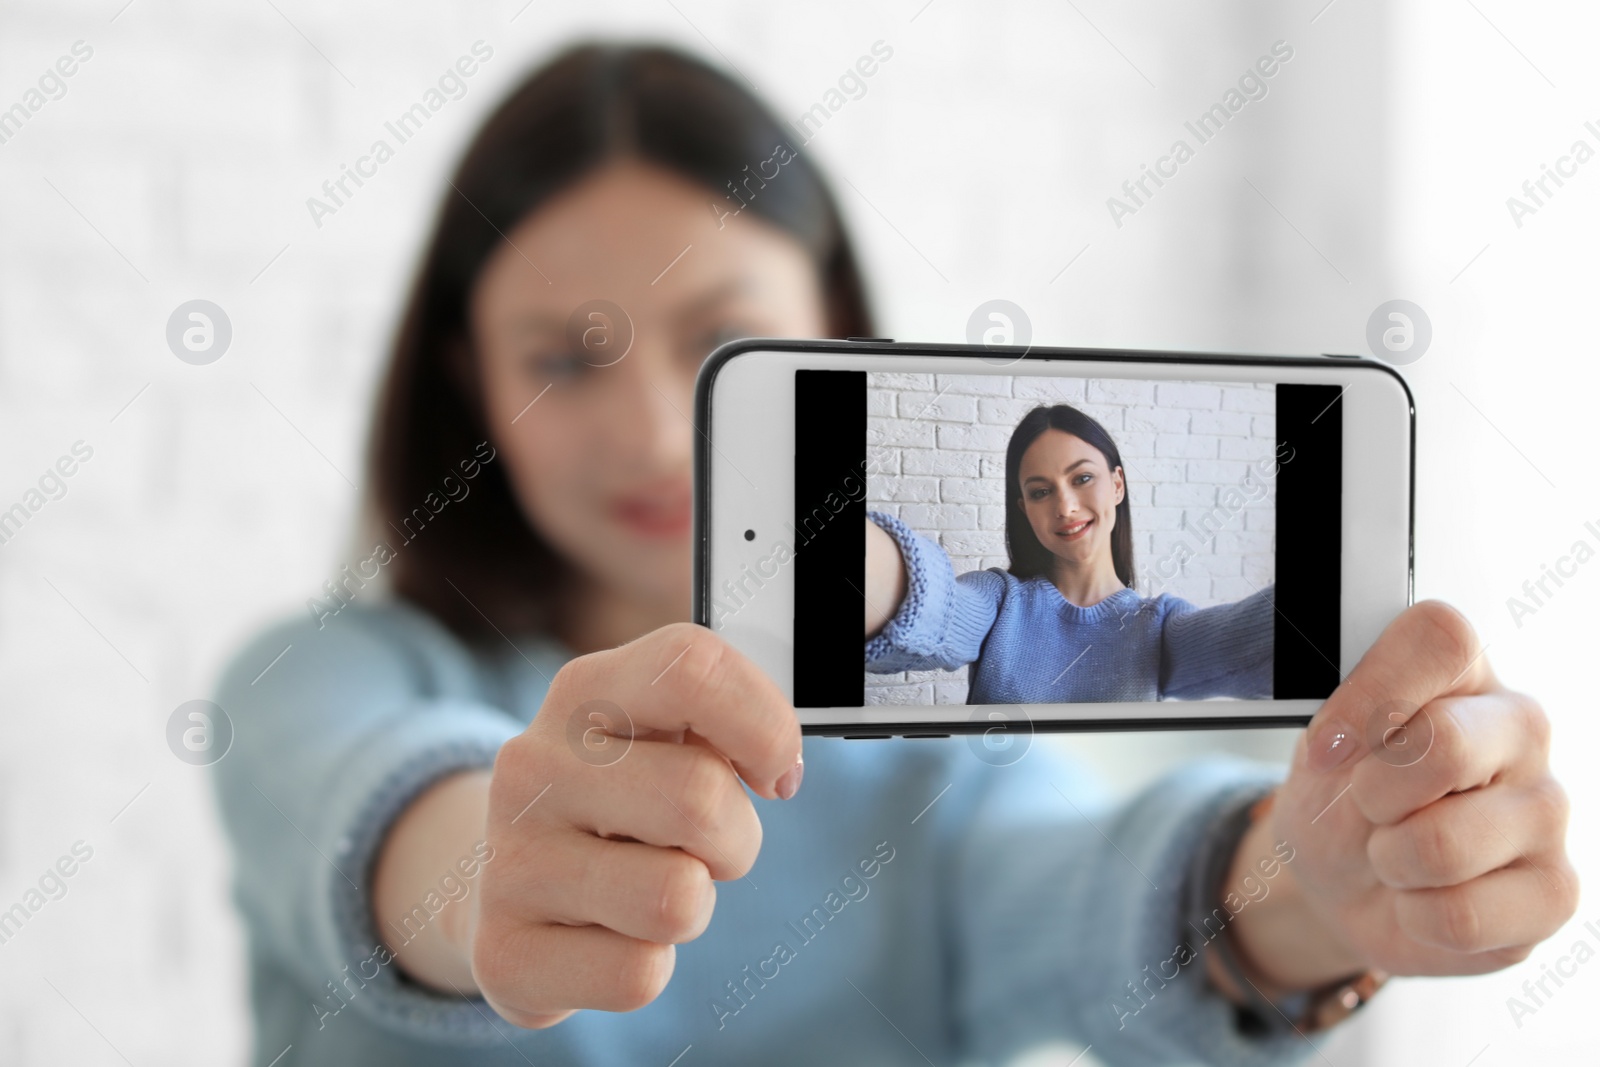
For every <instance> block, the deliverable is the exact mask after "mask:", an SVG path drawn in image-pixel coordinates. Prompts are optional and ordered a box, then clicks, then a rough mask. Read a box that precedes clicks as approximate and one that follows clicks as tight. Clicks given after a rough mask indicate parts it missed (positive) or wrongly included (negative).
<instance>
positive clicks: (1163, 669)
mask: <svg viewBox="0 0 1600 1067" xmlns="http://www.w3.org/2000/svg"><path fill="white" fill-rule="evenodd" d="M868 518H870V519H871V520H872V521H873V522H875V523H877V524H878V526H879V527H881V528H882V529H883V530H884V531H885V532H886V533H888V534H889V536H891V537H893V538H894V540H895V543H896V544H897V545H899V546H900V555H901V557H902V558H903V559H904V560H905V566H906V596H905V599H904V601H902V603H901V605H900V609H899V611H898V612H896V613H895V616H894V618H893V619H891V620H890V621H889V623H888V625H886V626H885V627H884V628H883V630H882V632H880V633H879V634H878V635H877V636H876V637H874V638H872V639H871V640H870V641H868V642H867V649H866V669H867V670H868V671H869V672H871V673H873V674H890V673H893V672H896V671H904V670H933V669H938V670H954V669H956V668H958V667H961V666H964V665H966V664H969V663H970V664H972V665H973V666H972V670H971V671H970V672H969V675H968V690H967V702H968V703H969V704H1060V703H1077V702H1093V701H1126V700H1143V701H1149V700H1160V699H1163V698H1176V699H1184V700H1201V699H1205V698H1207V697H1235V698H1240V699H1246V698H1270V697H1271V696H1272V629H1273V619H1272V612H1273V604H1272V595H1273V587H1272V586H1271V585H1268V586H1266V587H1264V588H1262V589H1261V590H1259V591H1257V592H1255V593H1252V594H1251V595H1250V596H1248V597H1245V598H1244V599H1243V600H1240V601H1237V602H1236V603H1232V604H1218V605H1216V606H1214V607H1209V608H1197V607H1195V606H1194V605H1193V604H1191V603H1189V602H1188V601H1187V600H1183V599H1181V598H1179V597H1175V596H1172V595H1171V594H1170V593H1161V594H1160V595H1158V596H1154V597H1142V596H1140V595H1139V594H1138V593H1137V592H1135V591H1134V590H1132V589H1128V588H1124V589H1121V590H1118V591H1117V592H1116V593H1113V594H1112V595H1111V596H1109V597H1107V598H1106V599H1104V600H1102V601H1100V602H1099V603H1098V604H1094V605H1091V606H1089V607H1086V608H1084V607H1079V606H1078V605H1076V604H1073V603H1072V602H1070V601H1069V600H1067V599H1066V597H1064V596H1062V595H1061V591H1060V590H1059V589H1057V588H1056V587H1055V585H1054V583H1052V582H1051V581H1050V579H1048V578H1045V577H1034V578H1029V579H1027V580H1023V579H1020V578H1017V577H1016V576H1015V575H1013V574H1010V573H1009V572H1007V571H1004V570H1001V569H1000V568H998V567H991V568H989V569H988V570H978V571H968V572H967V573H965V574H962V575H959V576H958V575H956V574H955V573H954V571H953V569H952V568H951V566H950V557H949V556H948V555H946V554H945V551H944V549H942V548H940V547H939V546H938V545H936V544H934V543H933V541H931V540H929V539H928V538H926V537H924V536H922V535H921V534H919V533H916V532H915V531H913V530H912V529H911V528H910V527H909V526H907V525H906V524H905V523H903V522H901V521H900V520H899V519H896V518H894V517H892V516H889V515H885V514H883V513H882V512H877V511H873V512H868Z"/></svg>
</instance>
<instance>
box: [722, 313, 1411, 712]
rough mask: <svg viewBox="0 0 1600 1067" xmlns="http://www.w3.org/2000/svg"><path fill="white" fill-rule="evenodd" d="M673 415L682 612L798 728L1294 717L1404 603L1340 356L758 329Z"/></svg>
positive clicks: (1404, 495)
mask: <svg viewBox="0 0 1600 1067" xmlns="http://www.w3.org/2000/svg"><path fill="white" fill-rule="evenodd" d="M694 421H695V427H696V430H697V434H696V460H695V463H696V466H695V514H694V544H695V562H694V615H695V618H696V620H697V621H698V622H700V623H701V624H703V625H705V626H708V627H710V628H711V629H713V630H714V631H716V632H717V633H719V634H720V635H722V636H723V637H724V638H725V639H726V640H727V641H728V642H729V643H730V644H732V645H733V646H734V647H736V648H738V649H739V650H740V651H741V652H743V653H744V654H745V655H747V656H748V657H750V659H751V660H753V661H754V662H755V663H756V664H757V665H759V666H760V667H761V668H762V669H763V670H764V671H766V672H767V673H768V674H769V675H770V676H771V677H772V678H773V679H774V680H775V681H776V682H777V683H778V685H779V686H781V687H782V688H783V690H784V692H785V693H786V694H788V696H789V697H790V699H791V700H792V701H793V703H794V705H795V708H796V710H797V711H798V713H799V716H800V722H801V726H802V729H803V731H804V732H806V733H811V734H831V735H842V736H847V737H889V736H944V735H948V734H953V733H969V734H970V733H979V732H982V733H986V734H990V733H993V732H994V731H995V730H996V729H997V728H999V729H1017V730H1028V731H1031V730H1034V729H1038V730H1090V729H1100V730H1104V729H1117V730H1126V729H1194V728H1198V727H1213V726H1214V727H1240V726H1251V725H1256V726H1288V725H1300V724H1304V723H1305V722H1306V721H1308V720H1309V719H1310V717H1311V715H1312V714H1313V713H1314V712H1315V711H1316V709H1317V707H1318V706H1320V704H1321V703H1322V701H1323V700H1324V698H1326V697H1327V696H1328V695H1329V694H1330V693H1332V692H1333V690H1334V688H1335V687H1336V686H1337V685H1338V684H1339V683H1340V681H1341V680H1343V678H1344V677H1345V676H1346V675H1347V674H1348V673H1349V672H1350V670H1351V669H1352V668H1353V667H1354V666H1355V664H1356V662H1357V661H1358V660H1359V659H1360V658H1361V655H1362V653H1363V652H1364V651H1365V650H1366V649H1367V648H1368V647H1369V646H1370V645H1371V644H1372V642H1373V641H1374V640H1375V639H1376V638H1377V636H1378V634H1379V633H1380V632H1381V631H1382V629H1383V627H1384V626H1385V625H1387V624H1388V622H1389V621H1390V620H1391V619H1393V618H1394V616H1395V615H1396V614H1398V613H1399V612H1400V611H1401V610H1403V609H1404V608H1405V607H1406V606H1407V605H1408V604H1410V603H1411V600H1412V477H1413V470H1414V451H1415V409H1414V407H1413V403H1412V397H1411V393H1410V390H1409V389H1408V388H1407V387H1406V384H1405V382H1404V381H1403V380H1402V379H1401V378H1400V376H1399V375H1398V374H1396V373H1395V372H1394V370H1393V369H1392V368H1390V367H1388V366H1387V365H1385V364H1382V363H1377V362H1374V361H1370V360H1366V359H1362V358H1358V357H1353V356H1309V357H1308V356H1254V355H1227V354H1199V353H1182V352H1151V351H1117V350H1107V349H1071V348H1040V347H1031V348H1027V349H1021V348H1006V347H988V346H972V345H940V344H911V343H896V342H894V341H891V340H885V339H860V340H846V341H817V340H773V339H761V338H750V339H744V340H740V341H736V342H733V343H730V344H726V345H723V346H722V347H720V348H718V349H717V350H716V351H715V352H714V353H712V354H711V355H710V356H709V357H708V358H707V360H706V361H705V363H704V364H703V365H702V367H701V370H700V373H699V379H698V382H697V385H696V395H695V420H694Z"/></svg>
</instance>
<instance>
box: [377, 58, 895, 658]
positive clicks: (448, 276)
mask: <svg viewBox="0 0 1600 1067" xmlns="http://www.w3.org/2000/svg"><path fill="white" fill-rule="evenodd" d="M793 133H794V131H793V130H791V129H790V128H788V127H787V125H786V124H784V123H781V122H780V121H779V120H778V119H776V118H775V117H774V116H773V115H772V114H771V112H769V111H768V110H767V108H766V107H765V105H763V104H762V103H761V101H759V100H758V99H756V98H755V97H754V96H753V95H752V94H751V93H750V92H749V91H747V90H746V89H745V88H743V87H742V86H740V85H739V84H738V83H736V82H735V81H733V80H732V79H731V78H729V77H728V76H726V75H724V74H723V73H721V72H720V71H718V70H716V69H714V68H712V67H710V66H708V65H707V64H705V63H703V62H701V61H700V60H698V59H695V58H693V57H692V56H689V55H686V54H684V53H681V52H678V51H676V50H674V49H671V48H667V47H661V46H653V45H615V44H583V45H578V46H574V47H571V48H569V49H568V50H566V51H564V52H562V53H561V54H560V55H558V56H556V57H555V58H554V59H552V60H551V61H550V62H548V63H546V64H545V65H544V66H542V67H540V68H539V69H537V70H535V71H533V72H532V73H531V74H530V75H529V76H528V77H527V79H526V80H524V81H523V83H522V84H521V85H520V86H518V87H517V88H516V89H515V90H514V91H513V92H512V93H511V95H510V96H509V97H508V98H507V99H506V100H505V101H504V103H502V104H501V105H500V107H499V108H498V109H497V110H496V111H495V112H494V113H493V114H492V115H491V116H490V117H489V119H488V120H487V121H486V122H485V123H484V125H483V127H482V128H481V129H480V130H479V131H478V134H477V136H476V137H475V138H474V139H473V141H472V143H471V145H470V146H469V147H468V148H467V151H466V153H465V155H464V156H463V157H462V160H461V162H460V165H459V166H458V167H457V168H456V170H455V173H454V174H453V175H452V176H451V179H450V184H451V188H449V189H447V190H446V191H445V192H444V194H443V202H442V204H441V206H440V208H439V212H438V215H437V218H436V220H435V222H434V226H433V232H432V236H431V237H430V238H429V241H428V244H427V248H426V251H425V252H424V253H423V256H422V259H421V262H420V264H419V267H418V270H417V273H416V276H415V279H414V281H413V283H412V287H411V292H410V295H409V298H408V301H407V304H406V308H405V311H404V313H403V315H402V317H401V320H400V326H399V330H398V333H397V334H396V337H395V340H394V348H393V354H392V357H391V360H390V364H389V369H388V373H387V376H386V378H385V381H384V383H383V386H382V390H381V393H380V395H379V399H378V405H377V412H376V417H375V421H374V425H373V429H372V436H371V440H370V444H369V456H368V466H369V471H370V478H369V484H370V485H371V487H372V490H371V493H372V495H371V500H370V502H369V507H370V511H369V515H370V518H371V519H372V520H374V521H373V526H374V527H375V529H376V530H377V531H378V535H379V536H385V537H391V543H392V544H395V545H396V547H395V550H394V552H393V555H392V560H391V562H389V564H388V573H389V577H390V580H391V582H392V587H393V589H394V591H395V593H396V594H397V595H399V596H400V597H402V598H404V599H406V600H409V601H411V602H413V603H415V604H417V605H419V606H420V607H422V608H423V609H425V610H426V611H428V612H429V613H431V614H432V615H433V616H434V617H436V618H438V619H439V620H440V621H442V622H443V623H445V624H446V625H447V626H449V627H450V628H451V629H452V630H454V631H456V632H457V633H458V634H460V635H462V636H463V637H467V638H472V639H476V638H493V639H494V640H499V638H498V637H495V636H494V635H495V631H496V630H501V631H505V632H514V631H519V630H520V631H545V632H549V631H550V630H551V629H552V628H553V625H554V621H555V620H554V618H553V612H552V603H553V600H554V596H555V594H556V593H557V592H558V591H560V590H561V588H562V587H563V583H564V582H565V581H567V580H568V579H569V578H570V568H569V565H568V564H567V562H566V561H565V560H564V559H562V558H561V557H559V556H558V555H557V554H556V552H555V550H554V549H553V548H552V547H551V546H550V545H549V543H548V542H546V540H545V539H544V538H543V537H542V536H541V535H540V534H539V532H538V531H537V530H535V529H533V527H532V526H531V525H530V524H529V523H528V520H527V518H526V517H525V516H524V514H523V512H522V510H521V508H520V507H519V506H518V504H517V501H516V498H515V497H514V496H513V494H512V491H511V486H510V483H509V481H508V479H507V474H506V471H505V467H504V463H503V462H497V461H494V460H492V459H491V460H490V461H488V462H482V463H481V464H479V463H478V461H481V460H482V459H483V458H484V454H485V451H484V446H483V444H482V443H483V442H484V441H486V440H491V438H490V435H489V433H488V427H487V424H486V422H485V419H484V416H483V410H482V404H481V401H480V398H479V396H478V395H477V390H476V387H475V386H474V385H473V384H472V380H473V379H474V378H475V377H476V375H475V374H471V373H468V374H463V373H462V370H461V368H462V367H463V366H470V365H471V364H472V363H473V362H474V357H473V355H472V351H471V337H470V333H469V329H468V321H467V306H468V301H469V297H470V294H471V290H472V286H473V284H474V282H475V280H476V278H477V275H478V272H479V271H480V270H481V269H482V267H483V265H484V263H485V261H486V260H487V259H488V258H489V257H490V255H491V254H492V253H493V252H494V251H495V250H496V249H497V248H498V247H499V245H500V242H501V241H502V240H504V236H503V235H504V234H507V233H510V232H511V231H512V230H513V229H515V228H516V226H517V224H518V223H519V222H520V221H521V220H522V219H523V218H525V217H526V216H527V215H528V214H529V213H531V212H532V211H534V210H536V209H537V208H538V207H539V206H540V205H541V204H543V203H544V202H545V201H546V200H547V199H548V198H549V197H550V196H552V195H553V194H555V193H557V192H559V191H561V190H562V189H564V188H566V187H568V186H570V185H571V184H572V183H574V182H576V181H577V180H579V179H580V178H582V177H583V176H585V175H586V174H588V173H589V172H591V171H593V170H594V169H595V168H597V167H599V166H601V165H603V164H605V163H607V162H610V161H612V160H616V159H619V158H632V159H639V160H643V161H648V162H651V163H655V164H658V165H661V166H664V167H666V168H668V169H670V170H672V171H674V172H676V173H678V174H681V175H683V176H685V177H688V178H690V179H691V180H694V181H696V182H698V183H700V184H701V185H703V186H704V187H705V188H706V189H707V190H708V192H709V195H708V198H707V199H708V211H713V212H715V210H716V209H715V208H714V207H712V206H711V205H712V204H715V205H719V206H721V207H722V210H732V209H734V208H736V207H738V206H739V204H740V203H741V202H742V201H738V200H734V199H732V198H731V197H730V196H729V190H730V189H733V188H734V185H733V183H735V182H740V181H744V180H746V179H747V178H748V176H749V174H750V173H752V172H751V171H749V170H747V168H750V167H755V166H756V165H757V164H759V163H760V161H763V160H769V159H770V158H771V157H772V156H773V153H774V150H775V147H776V146H778V145H784V146H787V147H788V148H789V150H790V151H791V152H794V153H795V158H793V159H790V160H789V161H787V162H786V163H785V165H784V168H783V172H782V175H781V176H780V177H779V178H777V179H774V180H770V181H768V182H767V183H766V184H765V185H763V186H761V187H760V195H759V196H755V197H753V198H751V199H750V200H749V201H748V204H747V206H748V207H749V208H750V210H751V211H752V212H753V213H755V214H756V215H758V216H759V217H761V218H762V219H764V220H765V221H767V222H770V223H773V224H775V225H777V226H778V227H780V228H781V229H783V230H784V231H785V232H787V233H789V234H790V235H792V236H794V237H795V238H797V239H798V240H799V241H800V242H801V243H802V244H803V245H804V246H805V248H806V249H807V250H808V251H809V252H810V253H811V255H812V257H813V259H814V260H815V262H816V264H817V269H818V273H819V278H820V280H821V283H822V290H823V294H824V298H825V300H826V304H827V309H828V315H829V324H828V326H829V331H830V333H831V334H832V335H833V336H835V337H851V336H868V335H871V334H872V332H873V330H872V326H871V317H870V314H869V311H868V306H867V297H866V292H865V287H864V286H863V284H862V280H861V274H860V271H859V269H858V267H857V265H856V258H855V253H854V251H853V249H852V247H851V244H850V241H849V237H848V235H847V234H846V232H845V229H844V223H843V218H842V216H841V215H840V213H839V209H838V206H837V203H836V202H835V200H834V198H833V195H832V193H831V192H830V191H829V189H828V187H827V185H826V183H825V182H824V181H823V178H822V176H821V174H820V173H819V172H818V170H817V169H816V167H814V166H813V165H812V164H811V162H810V160H809V158H808V157H807V156H806V155H805V154H804V153H803V152H801V151H800V144H802V143H803V141H802V142H800V143H796V138H794V136H793ZM745 188H749V187H748V186H745ZM725 198H726V199H725ZM464 462H472V463H473V464H474V466H473V467H471V468H469V467H466V466H463V463H464ZM468 470H473V471H474V472H475V474H476V476H475V477H474V478H473V479H472V480H471V482H470V484H468V483H466V482H462V481H461V478H462V475H464V474H465V473H466V472H467V471H468ZM447 475H448V476H453V477H454V479H455V481H456V482H457V483H459V484H460V485H462V486H463V487H464V489H465V495H463V496H462V497H461V500H462V503H461V504H460V506H455V505H454V504H450V505H449V506H446V503H445V502H444V498H443V497H441V496H440V494H439V489H440V486H441V482H442V480H443V478H444V477H445V476H447ZM469 498H470V499H469ZM450 499H451V500H454V499H455V497H453V496H452V497H451V498H450ZM429 500H433V501H439V502H440V503H439V505H438V507H437V508H433V507H429V506H426V505H425V501H429ZM408 520H410V521H409V522H408ZM420 522H425V523H426V528H425V529H419V523H420ZM391 531H392V534H391ZM393 534H398V535H399V536H400V537H402V538H406V540H405V541H404V543H403V545H401V544H399V543H398V542H395V541H393V540H392V535H393ZM413 534H414V535H415V536H414V538H413Z"/></svg>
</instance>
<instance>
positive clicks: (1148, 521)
mask: <svg viewBox="0 0 1600 1067" xmlns="http://www.w3.org/2000/svg"><path fill="white" fill-rule="evenodd" d="M1050 404H1071V405H1072V406H1073V407H1076V408H1078V409H1079V410H1081V411H1083V412H1084V413H1085V414H1088V415H1090V416H1092V417H1093V418H1095V419H1097V420H1099V422H1100V424H1101V425H1102V426H1104V427H1105V428H1106V432H1107V433H1109V434H1110V435H1111V439H1112V440H1113V441H1115V442H1116V445H1117V449H1118V451H1119V452H1120V453H1121V454H1122V461H1123V467H1124V469H1125V472H1124V473H1125V477H1126V480H1127V486H1128V498H1129V506H1130V508H1131V510H1132V516H1133V530H1134V541H1133V558H1134V571H1135V574H1136V575H1137V577H1138V584H1137V588H1138V591H1139V593H1140V594H1141V595H1143V596H1155V595H1157V594H1159V593H1162V592H1166V593H1171V594H1172V595H1173V596H1176V597H1182V598H1183V599H1185V600H1188V601H1190V602H1191V603H1194V604H1196V605H1199V606H1201V607H1205V606H1208V605H1211V604H1221V603H1226V602H1228V601H1233V600H1239V599H1241V598H1243V597H1246V596H1249V595H1250V594H1251V593H1252V592H1254V591H1255V590H1257V589H1260V588H1262V587H1263V586H1264V585H1265V584H1266V583H1268V582H1270V581H1272V575H1273V559H1274V544H1273V536H1274V532H1275V526H1274V522H1273V518H1274V515H1275V507H1274V504H1275V501H1276V484H1275V482H1274V480H1273V479H1272V478H1271V477H1267V478H1263V477H1262V472H1263V471H1264V470H1266V471H1270V470H1271V461H1272V457H1273V452H1274V449H1275V447H1276V445H1277V419H1276V403H1275V398H1274V394H1273V386H1272V385H1271V384H1270V383H1257V384H1241V383H1238V382H1216V383H1207V382H1150V381H1134V380H1129V379H1120V380H1100V379H1082V378H1041V377H1031V378H1030V377H1018V376H1014V375H959V374H888V373H875V374H871V375H869V376H868V378H867V405H868V406H867V461H868V462H867V497H866V499H867V506H868V508H870V509H873V510H875V511H882V512H885V513H886V514H889V515H893V516H895V517H896V518H899V519H902V520H904V521H905V522H906V523H907V524H909V525H910V526H911V528H912V529H914V530H916V531H917V532H918V533H922V534H925V535H927V536H928V537H931V538H932V539H933V540H934V541H935V542H936V543H937V544H939V545H940V546H941V547H942V548H943V549H944V550H945V552H947V553H948V554H949V556H950V563H951V566H952V567H953V568H954V569H955V572H956V573H957V574H962V573H964V572H966V571H969V570H978V569H983V568H987V567H1000V568H1002V569H1004V568H1005V567H1006V566H1007V565H1008V563H1009V559H1008V558H1007V556H1006V541H1005V464H1006V444H1007V442H1008V441H1009V440H1010V439H1011V433H1012V431H1013V430H1014V429H1015V428H1016V425H1017V423H1018V422H1019V421H1021V419H1022V417H1023V416H1024V415H1026V414H1027V413H1028V412H1029V411H1031V410H1033V409H1034V408H1035V407H1040V406H1048V405H1050ZM1252 468H1253V469H1252ZM1247 479H1248V480H1247ZM1257 487H1259V488H1257ZM1230 488H1233V489H1239V490H1240V491H1241V492H1245V491H1247V490H1248V492H1249V493H1250V494H1252V495H1254V494H1257V493H1259V496H1256V499H1254V500H1252V501H1248V502H1247V503H1246V504H1245V505H1244V506H1243V507H1241V508H1239V509H1238V510H1237V511H1233V510H1232V509H1229V508H1221V507H1220V504H1221V494H1222V492H1223V491H1224V490H1226V489H1230ZM1263 490H1264V491H1263ZM1219 519H1221V520H1222V521H1221V524H1220V525H1218V520H1219ZM1180 542H1182V543H1183V544H1184V545H1186V546H1188V547H1189V549H1190V550H1191V551H1192V552H1193V553H1194V556H1193V558H1190V559H1187V560H1186V562H1185V563H1184V564H1183V566H1182V568H1181V569H1180V570H1179V571H1178V573H1177V575H1176V577H1173V578H1171V579H1167V580H1162V579H1160V578H1159V577H1158V575H1157V574H1156V573H1155V571H1154V570H1153V568H1154V567H1155V565H1156V564H1157V563H1158V562H1162V561H1170V560H1172V559H1173V552H1174V549H1175V548H1176V546H1177V545H1178V544H1179V543H1180ZM1167 569H1169V568H1166V567H1164V568H1163V572H1165V571H1166V570H1167ZM967 670H968V668H966V667H961V668H959V669H957V670H954V671H901V672H898V673H895V674H868V675H867V676H866V686H867V703H869V704H930V703H939V704H958V703H963V702H965V700H966V698H967Z"/></svg>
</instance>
